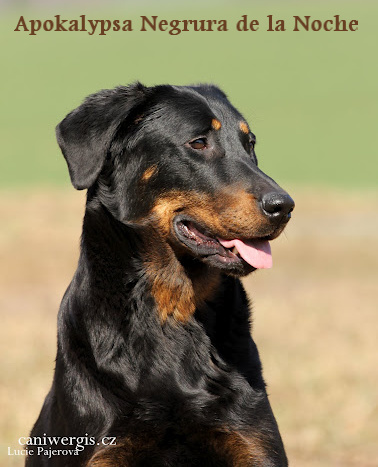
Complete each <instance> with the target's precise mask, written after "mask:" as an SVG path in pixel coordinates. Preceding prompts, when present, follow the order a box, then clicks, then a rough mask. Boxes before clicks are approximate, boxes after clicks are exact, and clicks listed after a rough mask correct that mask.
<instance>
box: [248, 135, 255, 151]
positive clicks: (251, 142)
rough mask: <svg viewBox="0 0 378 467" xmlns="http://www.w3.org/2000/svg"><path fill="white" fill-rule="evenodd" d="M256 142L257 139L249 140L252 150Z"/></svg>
mask: <svg viewBox="0 0 378 467" xmlns="http://www.w3.org/2000/svg"><path fill="white" fill-rule="evenodd" d="M255 144H256V141H255V140H254V139H252V138H251V139H250V140H249V147H250V148H251V150H252V151H253V150H254V149H255Z"/></svg>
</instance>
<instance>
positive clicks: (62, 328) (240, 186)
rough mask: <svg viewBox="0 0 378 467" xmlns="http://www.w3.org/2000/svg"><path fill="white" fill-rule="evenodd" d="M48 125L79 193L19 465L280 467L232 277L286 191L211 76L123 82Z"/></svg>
mask: <svg viewBox="0 0 378 467" xmlns="http://www.w3.org/2000/svg"><path fill="white" fill-rule="evenodd" d="M57 137H58V142H59V145H60V147H61V149H62V152H63V154H64V157H65V158H66V160H67V164H68V168H69V172H70V176H71V180H72V183H73V185H74V186H75V188H77V189H84V188H87V189H88V195H87V205H86V212H85V217H84V225H83V234H82V241H81V254H80V260H79V264H78V268H77V271H76V273H75V276H74V278H73V280H72V282H71V284H70V286H69V287H68V290H67V292H66V294H65V296H64V298H63V301H62V304H61V308H60V312H59V320H58V352H57V358H56V369H55V376H54V381H53V385H52V388H51V391H50V393H49V394H48V396H47V398H46V401H45V403H44V406H43V408H42V412H41V414H40V416H39V418H38V420H37V422H36V424H35V426H34V429H33V431H32V434H31V437H30V438H29V450H30V451H33V453H30V454H29V456H28V459H27V465H28V466H88V467H89V466H90V467H97V466H98V467H100V466H102V467H111V466H113V467H115V466H146V467H153V466H162V467H163V466H175V467H177V466H204V467H206V466H214V467H221V466H238V467H242V466H264V467H268V466H269V467H272V466H286V465H287V460H286V455H285V451H284V447H283V444H282V441H281V437H280V434H279V431H278V428H277V424H276V421H275V419H274V416H273V414H272V411H271V408H270V405H269V401H268V398H267V394H266V391H265V384H264V381H263V378H262V372H261V364H260V359H259V355H258V352H257V349H256V346H255V343H254V341H253V340H252V338H251V336H250V313H249V306H248V300H247V298H246V295H245V292H244V290H243V287H242V285H241V283H240V281H239V279H238V277H240V276H244V275H246V274H248V273H250V272H251V271H253V270H255V269H257V268H267V267H270V266H271V254H270V247H269V240H272V239H274V238H276V237H277V236H278V235H279V234H280V233H281V232H282V230H283V229H284V227H285V225H286V224H287V222H288V220H289V219H290V212H291V211H292V209H293V207H294V203H293V200H292V199H291V198H290V196H289V195H288V194H287V193H286V192H285V191H283V190H282V189H281V188H280V187H279V186H278V185H277V184H276V183H275V182H274V181H273V180H272V179H271V178H269V177H268V176H267V175H265V174H264V173H263V172H262V171H261V170H260V169H259V168H258V167H257V159H256V155H255V152H254V145H255V136H254V135H253V134H252V132H251V131H250V129H249V126H248V124H247V123H246V121H245V119H244V118H243V117H242V115H241V114H240V113H239V112H238V111H237V110H236V109H235V108H234V107H232V105H231V104H230V103H229V101H228V100H227V98H226V96H225V95H224V93H223V92H222V91H220V90H219V89H218V88H216V87H215V86H209V85H200V86H188V87H181V86H168V85H167V86H156V87H150V88H148V87H144V86H143V85H141V84H139V83H136V84H133V85H131V86H128V87H118V88H116V89H114V90H103V91H101V92H99V93H97V94H94V95H92V96H90V97H89V98H87V99H86V100H85V102H84V103H83V104H82V105H81V106H80V107H78V108H77V109H76V110H74V111H73V112H71V113H70V114H69V115H68V116H67V117H66V118H65V119H64V120H63V121H62V122H61V123H60V124H59V125H58V127H57ZM53 437H54V438H53ZM46 438H47V440H46ZM67 439H69V440H68V441H67ZM75 440H76V441H75ZM77 440H79V442H77ZM83 440H85V441H83ZM104 440H105V441H104ZM75 442H77V444H78V445H80V446H79V448H78V449H77V451H76V452H75V453H74V454H72V452H71V451H70V449H72V446H73V445H74V444H75ZM55 443H56V444H55ZM82 444H84V445H85V446H82ZM37 448H39V449H37ZM52 448H53V450H54V451H52Z"/></svg>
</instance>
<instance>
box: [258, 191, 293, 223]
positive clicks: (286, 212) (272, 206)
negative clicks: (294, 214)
mask: <svg viewBox="0 0 378 467" xmlns="http://www.w3.org/2000/svg"><path fill="white" fill-rule="evenodd" d="M261 206H262V210H263V212H264V214H265V215H266V216H268V217H270V218H280V219H283V218H285V217H286V218H287V219H290V217H291V214H290V213H291V211H292V210H293V209H294V206H295V204H294V200H293V199H292V198H291V197H290V196H289V195H288V194H287V193H279V192H270V193H265V194H264V195H263V197H262V199H261Z"/></svg>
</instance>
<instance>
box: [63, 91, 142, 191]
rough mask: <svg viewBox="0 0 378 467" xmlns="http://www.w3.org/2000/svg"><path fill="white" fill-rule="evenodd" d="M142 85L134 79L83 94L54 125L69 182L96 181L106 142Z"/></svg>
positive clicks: (136, 101) (138, 99) (81, 184)
mask: <svg viewBox="0 0 378 467" xmlns="http://www.w3.org/2000/svg"><path fill="white" fill-rule="evenodd" d="M145 91H146V88H145V87H144V86H143V85H142V84H140V83H135V84H132V85H131V86H128V87H125V86H119V87H117V88H115V89H104V90H102V91H100V92H98V93H96V94H92V95H91V96H89V97H87V98H86V99H85V101H84V102H83V104H82V105H80V106H79V107H78V108H77V109H75V110H73V111H72V112H71V113H69V114H68V115H67V117H66V118H65V119H64V120H62V121H61V122H60V123H59V125H58V126H57V127H56V137H57V140H58V144H59V146H60V149H61V150H62V153H63V155H64V157H65V159H66V161H67V165H68V171H69V173H70V177H71V182H72V185H73V186H74V187H75V188H76V189H78V190H83V189H84V188H89V187H90V186H91V185H93V183H94V182H95V181H96V179H97V177H98V175H99V173H100V171H101V169H102V166H103V164H104V161H105V157H106V154H107V152H108V150H109V147H110V144H111V142H112V139H113V138H114V135H115V133H116V131H117V129H118V128H119V126H120V124H121V123H122V122H123V121H124V120H125V118H126V117H127V115H128V114H129V112H130V110H131V109H132V108H133V107H134V106H136V105H138V104H139V103H141V101H142V100H143V98H144V96H145Z"/></svg>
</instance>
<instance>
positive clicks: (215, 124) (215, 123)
mask: <svg viewBox="0 0 378 467" xmlns="http://www.w3.org/2000/svg"><path fill="white" fill-rule="evenodd" d="M211 126H212V127H213V128H214V130H216V131H218V130H220V129H221V127H222V124H221V122H220V121H219V120H217V119H216V118H213V119H212V120H211Z"/></svg>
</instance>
